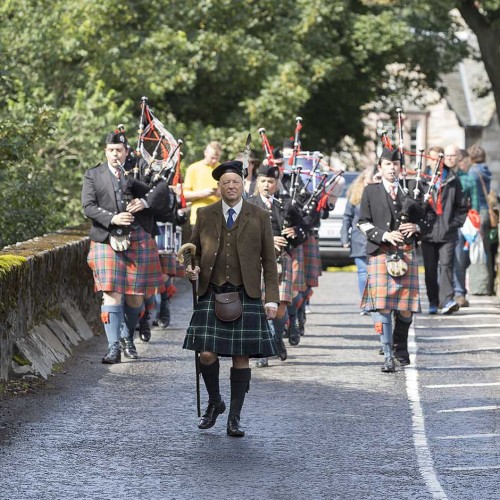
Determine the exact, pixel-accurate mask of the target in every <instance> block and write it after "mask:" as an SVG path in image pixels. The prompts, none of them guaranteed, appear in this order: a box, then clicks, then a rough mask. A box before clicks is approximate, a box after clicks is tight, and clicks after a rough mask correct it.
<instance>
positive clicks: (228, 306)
mask: <svg viewBox="0 0 500 500" xmlns="http://www.w3.org/2000/svg"><path fill="white" fill-rule="evenodd" d="M242 312H243V306H242V305H241V299H240V294H239V292H227V293H216V294H215V315H216V316H217V317H218V318H219V319H220V320H221V321H226V322H228V321H236V320H237V319H238V318H239V317H240V316H241V313H242Z"/></svg>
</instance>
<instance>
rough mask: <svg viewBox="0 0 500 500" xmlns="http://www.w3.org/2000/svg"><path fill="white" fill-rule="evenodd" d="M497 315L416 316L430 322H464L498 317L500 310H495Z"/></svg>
mask: <svg viewBox="0 0 500 500" xmlns="http://www.w3.org/2000/svg"><path fill="white" fill-rule="evenodd" d="M496 312H497V314H450V315H448V316H436V315H431V316H427V315H420V314H419V315H418V319H419V320H421V319H425V320H432V321H438V322H439V321H441V320H443V321H444V320H446V321H448V320H450V319H459V320H464V319H465V318H467V319H476V318H484V317H485V316H486V317H490V316H493V317H496V316H498V315H500V309H498V310H496Z"/></svg>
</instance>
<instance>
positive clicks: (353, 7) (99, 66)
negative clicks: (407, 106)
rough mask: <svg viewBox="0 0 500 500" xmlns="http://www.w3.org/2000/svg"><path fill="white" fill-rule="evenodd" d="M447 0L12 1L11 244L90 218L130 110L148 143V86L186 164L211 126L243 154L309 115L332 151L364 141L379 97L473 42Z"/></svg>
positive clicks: (6, 156) (7, 17) (2, 40)
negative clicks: (109, 145) (96, 170)
mask: <svg viewBox="0 0 500 500" xmlns="http://www.w3.org/2000/svg"><path fill="white" fill-rule="evenodd" d="M446 3H447V2H444V1H438V2H437V3H436V4H434V3H432V4H431V3H430V2H429V4H428V5H427V4H425V3H424V4H422V3H421V2H417V1H416V0H412V1H409V2H399V1H398V2H391V1H385V2H384V1H368V0H366V1H362V0H294V1H292V0H280V1H279V2H278V1H277V0H259V1H257V0H240V1H233V0H196V1H195V0H183V1H180V0H122V1H120V2H115V1H111V0H86V1H85V2H82V1H81V0H16V1H13V0H5V1H4V2H3V3H2V4H1V6H0V14H1V15H2V19H3V20H4V22H3V23H2V24H1V25H0V48H3V51H2V53H3V54H4V59H3V70H2V72H1V73H0V97H1V100H0V148H1V152H2V153H3V154H2V158H1V159H0V193H2V194H0V210H2V214H3V218H4V219H6V220H2V223H1V227H0V229H1V231H0V234H1V235H2V238H3V243H4V244H5V243H9V242H13V241H17V240H18V239H21V238H26V237H29V236H31V235H35V234H39V232H44V231H47V230H49V229H54V228H56V227H57V226H58V225H60V224H72V223H76V222H78V221H81V220H82V215H81V208H80V186H81V178H82V176H83V173H84V171H85V169H86V168H89V167H90V166H92V165H94V164H96V163H97V162H98V161H100V160H101V159H102V149H101V146H102V144H101V140H102V137H103V136H104V134H105V132H106V131H108V130H109V129H112V128H114V127H116V125H117V124H118V123H124V124H125V126H126V128H127V130H128V131H129V138H130V139H131V142H132V144H134V143H135V139H136V138H135V137H134V135H135V130H136V128H137V120H138V117H139V112H140V107H139V104H140V98H141V96H143V95H146V96H148V97H149V100H150V103H151V105H152V106H153V109H154V111H155V113H156V115H157V116H158V117H159V118H160V119H161V121H162V122H163V123H164V124H165V125H166V127H167V128H168V129H169V130H170V131H171V132H172V133H173V134H174V135H175V136H176V137H181V138H183V139H184V143H185V148H184V153H185V156H184V159H185V163H186V164H188V163H190V162H191V161H193V160H194V159H197V158H198V157H199V156H200V155H201V152H202V150H203V148H204V146H205V144H206V143H207V142H208V141H209V140H211V139H218V140H220V141H221V142H222V143H223V144H224V148H225V155H226V156H231V155H233V154H235V153H236V152H237V151H239V150H241V149H242V148H243V145H244V142H245V137H246V135H247V133H248V131H250V132H252V134H253V135H254V137H255V138H257V129H258V128H259V127H260V126H264V127H266V129H267V130H268V135H269V137H270V139H271V142H273V143H274V144H275V145H278V144H280V143H281V141H282V139H283V137H285V136H290V135H291V134H292V133H293V129H294V126H295V116H297V115H301V116H302V117H303V118H304V128H303V144H304V147H305V148H306V149H310V150H313V149H320V150H323V151H328V152H329V151H330V149H331V148H333V147H335V145H336V144H337V143H338V142H339V141H340V140H341V139H342V138H343V137H344V136H345V135H350V136H352V137H354V138H356V139H357V140H358V141H362V140H363V126H362V117H363V115H364V113H365V112H366V110H365V106H366V104H367V103H370V102H372V103H378V106H379V107H383V108H384V109H391V108H393V107H396V106H397V104H398V103H399V102H400V99H401V98H402V97H403V96H404V95H405V94H407V93H408V92H409V91H411V93H414V92H415V91H418V90H419V88H423V87H424V86H426V85H427V86H430V87H435V86H437V85H438V75H439V73H440V72H442V71H446V70H447V69H451V68H452V67H453V65H454V64H455V63H456V62H457V61H458V60H459V59H460V57H462V55H463V54H464V50H463V45H462V44H461V43H460V42H459V41H458V40H457V39H456V37H455V29H454V24H453V21H452V20H451V18H450V16H449V15H448V11H447V9H446ZM393 62H397V63H399V66H400V67H401V68H402V69H403V70H402V71H401V72H400V74H399V76H398V78H394V75H391V72H390V69H389V68H388V65H389V64H390V63H393ZM412 74H418V75H419V78H418V79H413V78H409V76H408V75H412ZM394 82H396V84H394ZM258 147H259V146H258V141H257V139H254V148H255V149H257V148H258ZM14 184H15V186H14ZM16 190H17V192H19V193H21V191H19V190H24V191H25V192H26V193H31V198H30V197H29V196H24V195H23V196H16V194H15V193H16ZM35 198H36V203H35V202H34V199H35ZM14 199H15V200H16V204H13V203H14V201H13V200H14ZM31 212H36V213H34V214H33V216H35V215H36V223H31V224H30V223H28V222H29V218H30V217H29V216H30V214H31ZM16 213H17V214H21V213H22V214H26V217H25V218H23V219H22V220H23V221H24V220H26V221H27V222H26V223H25V222H20V221H21V219H20V218H18V219H17V220H16V221H14V219H12V218H11V217H13V214H16ZM5 214H8V216H6V215H5ZM23 217H24V216H23ZM34 220H35V219H34ZM0 244H1V242H0Z"/></svg>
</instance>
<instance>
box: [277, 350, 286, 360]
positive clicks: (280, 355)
mask: <svg viewBox="0 0 500 500" xmlns="http://www.w3.org/2000/svg"><path fill="white" fill-rule="evenodd" d="M287 357H288V353H287V352H286V349H283V350H281V349H280V350H279V351H278V358H280V359H281V361H285V360H286V358H287Z"/></svg>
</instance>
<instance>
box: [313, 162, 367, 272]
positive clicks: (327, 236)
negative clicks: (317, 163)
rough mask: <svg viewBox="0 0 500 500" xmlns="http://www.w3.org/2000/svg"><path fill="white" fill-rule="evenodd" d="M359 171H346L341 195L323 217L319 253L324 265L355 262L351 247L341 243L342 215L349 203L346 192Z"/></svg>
mask: <svg viewBox="0 0 500 500" xmlns="http://www.w3.org/2000/svg"><path fill="white" fill-rule="evenodd" d="M358 175H359V172H345V173H344V175H343V177H344V179H345V184H344V188H343V190H342V193H341V195H340V196H339V198H338V200H337V203H336V204H335V208H334V209H333V210H332V211H330V215H329V217H328V219H323V220H322V221H321V225H320V228H319V253H320V255H321V264H322V266H323V267H327V266H339V265H348V264H352V263H353V259H351V258H350V257H349V248H344V247H343V246H342V245H341V243H340V230H341V228H342V217H343V216H344V211H345V207H346V204H347V198H346V193H347V190H348V189H349V186H350V185H351V184H352V182H353V181H354V179H356V177H357V176H358Z"/></svg>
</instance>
